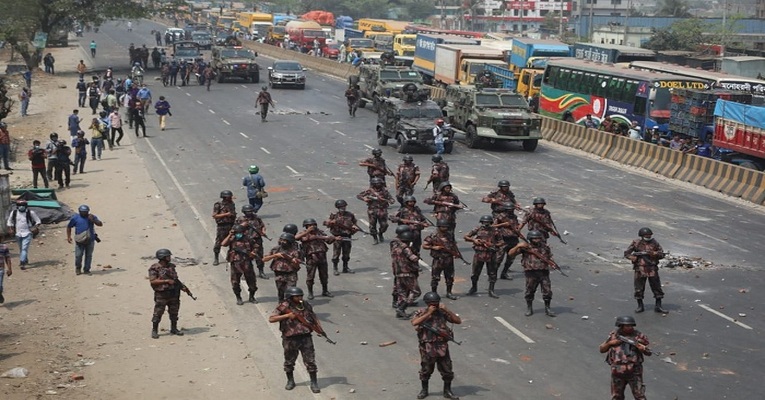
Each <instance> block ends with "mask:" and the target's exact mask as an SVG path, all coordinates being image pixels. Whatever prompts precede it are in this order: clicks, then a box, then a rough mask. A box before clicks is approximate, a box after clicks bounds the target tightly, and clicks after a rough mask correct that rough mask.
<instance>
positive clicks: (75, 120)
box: [67, 109, 82, 139]
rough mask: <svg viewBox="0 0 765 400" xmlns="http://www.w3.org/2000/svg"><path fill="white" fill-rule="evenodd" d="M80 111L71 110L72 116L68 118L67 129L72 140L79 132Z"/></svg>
mask: <svg viewBox="0 0 765 400" xmlns="http://www.w3.org/2000/svg"><path fill="white" fill-rule="evenodd" d="M79 114H80V110H77V109H74V110H72V115H70V116H69V120H68V124H67V125H68V127H69V138H70V139H74V138H76V137H77V132H79V131H80V129H81V128H80V122H82V118H80V115H79Z"/></svg>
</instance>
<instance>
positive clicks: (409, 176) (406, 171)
mask: <svg viewBox="0 0 765 400" xmlns="http://www.w3.org/2000/svg"><path fill="white" fill-rule="evenodd" d="M419 180H420V167H418V166H417V165H415V163H414V158H412V156H410V155H406V156H404V162H403V163H401V164H399V165H398V169H397V170H396V200H398V203H399V204H401V205H402V206H403V205H404V197H405V196H411V195H412V194H414V185H416V184H417V181H419Z"/></svg>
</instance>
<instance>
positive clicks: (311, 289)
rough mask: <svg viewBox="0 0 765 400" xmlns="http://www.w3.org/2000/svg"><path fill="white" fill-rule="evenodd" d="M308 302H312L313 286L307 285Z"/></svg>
mask: <svg viewBox="0 0 765 400" xmlns="http://www.w3.org/2000/svg"><path fill="white" fill-rule="evenodd" d="M308 300H313V285H308Z"/></svg>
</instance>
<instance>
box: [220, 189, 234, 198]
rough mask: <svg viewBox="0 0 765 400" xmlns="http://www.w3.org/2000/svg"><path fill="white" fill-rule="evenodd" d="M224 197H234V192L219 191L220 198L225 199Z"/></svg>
mask: <svg viewBox="0 0 765 400" xmlns="http://www.w3.org/2000/svg"><path fill="white" fill-rule="evenodd" d="M226 197H234V193H232V192H231V191H230V190H223V191H221V192H220V198H221V199H225V198H226Z"/></svg>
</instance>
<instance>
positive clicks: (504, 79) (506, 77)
mask: <svg viewBox="0 0 765 400" xmlns="http://www.w3.org/2000/svg"><path fill="white" fill-rule="evenodd" d="M484 68H485V69H486V70H487V71H489V72H491V73H492V74H494V78H496V79H497V80H498V81H499V83H500V87H501V88H502V89H511V90H515V87H516V81H515V74H514V73H513V71H510V70H509V69H507V68H504V67H501V66H499V65H495V64H486V65H485V67H484Z"/></svg>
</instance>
